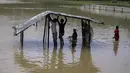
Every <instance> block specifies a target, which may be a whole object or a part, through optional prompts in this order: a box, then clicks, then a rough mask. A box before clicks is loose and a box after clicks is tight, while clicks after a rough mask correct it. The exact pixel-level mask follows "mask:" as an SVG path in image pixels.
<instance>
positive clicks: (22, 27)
mask: <svg viewBox="0 0 130 73" xmlns="http://www.w3.org/2000/svg"><path fill="white" fill-rule="evenodd" d="M48 14H53V15H60V16H66V17H70V18H75V19H81V20H86V21H88V22H89V24H90V22H94V23H97V24H103V22H101V21H98V20H95V19H92V18H89V17H84V16H77V15H71V14H66V13H61V12H54V11H45V12H42V13H40V14H38V15H36V16H34V17H32V18H30V19H29V20H27V21H26V22H24V23H23V24H19V25H15V26H13V29H14V36H17V35H18V34H20V42H21V46H23V41H24V31H25V30H26V29H28V28H29V27H31V26H32V25H34V24H36V25H37V22H40V21H41V20H43V18H44V17H45V25H48V27H49V23H47V20H48V19H47V17H46V16H47V15H48ZM48 30H49V28H48ZM48 33H49V31H48ZM44 37H45V30H44V34H43V43H44ZM48 47H49V34H48Z"/></svg>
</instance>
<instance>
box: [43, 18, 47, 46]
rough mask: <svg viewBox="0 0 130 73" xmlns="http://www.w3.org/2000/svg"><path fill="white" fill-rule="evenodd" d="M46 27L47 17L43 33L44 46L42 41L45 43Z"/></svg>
mask: <svg viewBox="0 0 130 73" xmlns="http://www.w3.org/2000/svg"><path fill="white" fill-rule="evenodd" d="M46 25H47V16H46V17H45V26H44V33H43V45H44V41H45V33H46Z"/></svg>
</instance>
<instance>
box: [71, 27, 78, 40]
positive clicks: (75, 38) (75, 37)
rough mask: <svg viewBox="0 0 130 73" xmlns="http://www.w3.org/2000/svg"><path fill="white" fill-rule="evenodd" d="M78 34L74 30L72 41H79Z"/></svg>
mask: <svg viewBox="0 0 130 73" xmlns="http://www.w3.org/2000/svg"><path fill="white" fill-rule="evenodd" d="M77 36H78V35H77V32H76V29H73V35H72V40H77Z"/></svg>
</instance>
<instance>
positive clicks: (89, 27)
mask: <svg viewBox="0 0 130 73" xmlns="http://www.w3.org/2000/svg"><path fill="white" fill-rule="evenodd" d="M88 26H89V45H90V42H91V32H90V20H88Z"/></svg>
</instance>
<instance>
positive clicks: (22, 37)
mask: <svg viewBox="0 0 130 73" xmlns="http://www.w3.org/2000/svg"><path fill="white" fill-rule="evenodd" d="M23 41H24V31H22V32H21V33H20V42H21V47H23Z"/></svg>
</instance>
